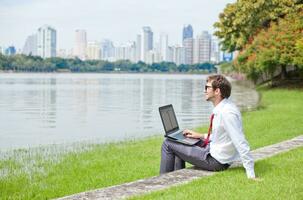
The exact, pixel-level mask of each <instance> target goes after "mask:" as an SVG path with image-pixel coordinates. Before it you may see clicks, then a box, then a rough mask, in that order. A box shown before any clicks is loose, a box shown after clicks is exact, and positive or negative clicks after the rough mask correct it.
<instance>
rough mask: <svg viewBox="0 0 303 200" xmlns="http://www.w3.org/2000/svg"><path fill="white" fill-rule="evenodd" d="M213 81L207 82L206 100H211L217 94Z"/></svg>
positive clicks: (205, 89)
mask: <svg viewBox="0 0 303 200" xmlns="http://www.w3.org/2000/svg"><path fill="white" fill-rule="evenodd" d="M211 83H212V82H207V83H206V85H205V88H204V93H205V100H206V101H211V100H212V99H213V98H214V96H215V91H214V88H213V87H212V85H211Z"/></svg>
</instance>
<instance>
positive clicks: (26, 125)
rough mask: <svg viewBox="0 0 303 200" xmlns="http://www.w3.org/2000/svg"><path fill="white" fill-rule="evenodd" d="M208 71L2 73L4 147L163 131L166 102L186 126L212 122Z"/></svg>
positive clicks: (1, 145) (110, 139) (113, 138)
mask: <svg viewBox="0 0 303 200" xmlns="http://www.w3.org/2000/svg"><path fill="white" fill-rule="evenodd" d="M206 77H207V76H206V75H179V74H178V75H176V74H72V73H66V74H65V73H49V74H48V73H45V74H44V73H2V74H0V97H1V98H0V121H1V123H0V124H1V125H0V126H1V129H0V130H1V132H0V149H2V150H3V149H15V148H23V147H34V146H40V145H48V144H70V143H73V142H82V141H85V142H92V143H105V142H113V141H121V140H126V139H132V138H142V137H147V136H151V135H162V134H163V132H164V131H163V127H162V122H161V119H160V116H159V112H158V107H159V106H163V105H166V104H173V106H174V109H175V112H176V115H177V118H178V121H179V125H180V127H181V128H185V127H186V128H193V127H197V126H201V125H204V124H208V121H209V115H210V113H211V111H212V108H213V107H212V105H211V103H209V102H206V101H205V100H204V94H203V88H204V84H205V79H206ZM232 95H233V94H232Z"/></svg>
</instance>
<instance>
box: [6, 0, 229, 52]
mask: <svg viewBox="0 0 303 200" xmlns="http://www.w3.org/2000/svg"><path fill="white" fill-rule="evenodd" d="M233 2H234V0H224V1H222V0H214V1H212V2H203V1H197V0H189V1H186V2H178V3H176V2H174V1H171V0H168V1H165V2H160V1H159V3H158V0H156V1H144V0H143V1H142V0H141V1H138V0H127V1H119V0H112V1H110V2H107V1H96V0H89V1H85V2H84V1H79V0H78V1H70V0H67V1H64V2H61V1H60V2H59V1H50V0H45V1H42V2H41V1H37V0H30V1H23V0H12V1H8V0H2V1H1V3H0V4H1V5H0V13H1V14H0V26H1V27H5V29H2V31H1V32H0V46H10V45H14V46H15V47H16V48H17V49H22V48H23V46H24V44H25V41H26V38H27V37H28V36H29V35H32V34H33V33H35V32H36V31H37V29H38V28H39V27H41V26H42V25H44V24H47V25H50V26H52V27H54V28H55V29H56V30H57V32H58V38H57V47H58V49H62V48H63V49H71V48H73V45H74V37H73V36H74V32H75V30H77V29H85V30H86V31H87V40H88V41H96V40H97V41H100V40H102V39H110V40H112V41H114V42H116V43H117V44H121V43H126V42H128V41H135V40H136V36H137V34H139V33H140V31H141V29H142V27H143V26H151V27H152V28H153V32H154V33H155V36H154V38H159V36H160V34H161V33H163V32H164V33H166V34H167V35H168V36H169V44H170V45H172V44H182V28H183V26H184V24H191V25H192V26H193V27H194V30H195V31H194V35H197V34H200V33H201V32H202V31H203V30H207V31H209V32H210V33H213V23H214V22H216V21H217V20H218V15H219V13H220V12H222V11H223V9H224V7H225V6H226V4H227V3H233ZM20 30H22V31H20Z"/></svg>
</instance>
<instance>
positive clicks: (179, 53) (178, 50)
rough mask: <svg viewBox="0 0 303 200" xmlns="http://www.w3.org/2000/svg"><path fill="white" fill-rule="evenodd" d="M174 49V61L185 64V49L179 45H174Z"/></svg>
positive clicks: (177, 63)
mask: <svg viewBox="0 0 303 200" xmlns="http://www.w3.org/2000/svg"><path fill="white" fill-rule="evenodd" d="M172 49H173V62H174V63H176V65H180V64H185V49H184V47H181V46H179V45H175V46H173V47H172Z"/></svg>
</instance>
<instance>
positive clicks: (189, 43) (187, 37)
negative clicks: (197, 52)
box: [182, 24, 194, 65]
mask: <svg viewBox="0 0 303 200" xmlns="http://www.w3.org/2000/svg"><path fill="white" fill-rule="evenodd" d="M193 32H194V31H193V27H192V26H191V25H190V24H187V25H184V27H183V37H182V45H183V47H184V56H185V58H184V59H185V60H184V63H185V64H188V65H191V64H193V56H194V54H193V53H194V52H193V51H194V39H193Z"/></svg>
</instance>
